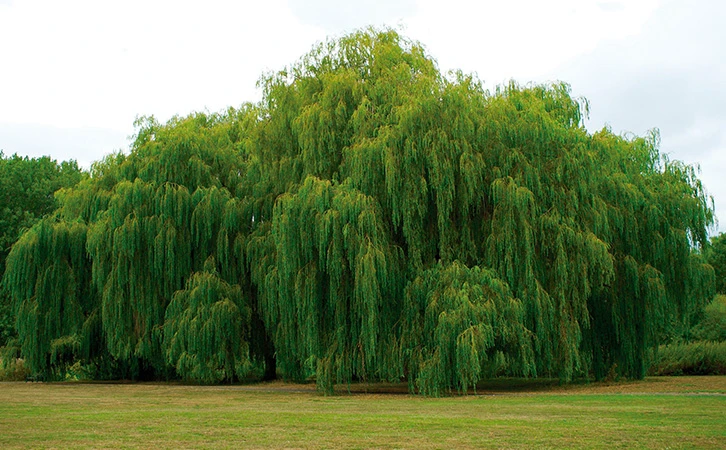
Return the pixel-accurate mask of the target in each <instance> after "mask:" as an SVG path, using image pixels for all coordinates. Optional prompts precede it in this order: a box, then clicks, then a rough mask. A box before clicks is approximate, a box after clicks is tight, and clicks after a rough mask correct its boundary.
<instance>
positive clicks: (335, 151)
mask: <svg viewBox="0 0 726 450" xmlns="http://www.w3.org/2000/svg"><path fill="white" fill-rule="evenodd" d="M259 85H260V87H261V88H262V90H263V99H262V100H261V101H260V102H259V103H256V104H245V105H243V106H242V107H240V108H230V109H229V110H227V111H224V112H221V113H211V114H204V113H195V114H191V115H189V116H186V117H175V118H173V119H171V120H170V121H168V122H167V123H164V124H161V123H159V122H158V121H157V120H155V119H154V118H153V117H142V118H140V119H139V120H138V121H137V123H136V126H137V134H136V136H135V139H134V141H133V144H132V145H131V148H130V151H129V152H128V153H127V154H126V153H115V154H111V155H109V156H107V157H105V158H104V159H102V160H101V161H98V162H96V163H94V164H93V166H92V168H91V171H90V174H89V175H88V176H80V179H79V180H78V182H77V184H75V185H74V186H73V187H72V188H68V189H62V190H60V191H59V192H58V193H57V194H56V196H55V201H56V202H57V209H55V210H54V212H52V214H50V215H48V216H46V217H45V218H44V219H42V220H40V221H37V222H36V223H35V224H34V225H32V227H30V228H29V229H28V230H27V231H26V232H25V233H24V234H23V235H22V236H21V237H20V239H19V240H18V241H17V242H16V243H15V244H14V245H13V247H12V250H11V251H10V253H9V255H8V256H7V259H6V262H5V264H6V271H5V276H4V278H3V285H4V288H5V289H6V291H7V292H8V295H9V296H10V298H11V302H12V304H13V308H14V312H15V318H16V329H17V338H16V339H15V340H14V341H13V344H12V346H14V347H13V348H15V349H17V351H18V352H19V354H21V355H22V357H23V358H25V361H26V363H27V364H28V365H29V367H30V368H31V369H32V371H33V372H36V373H44V374H46V375H48V376H56V377H59V376H61V374H63V373H65V371H67V370H68V367H69V366H71V365H74V364H75V365H78V364H80V365H82V366H83V367H84V370H86V373H87V374H89V376H91V377H95V378H114V377H130V378H136V379H164V378H167V379H168V378H181V379H184V380H188V381H196V382H204V383H216V382H224V381H234V380H239V379H243V378H245V377H248V376H250V374H257V375H258V376H260V377H267V378H271V377H275V376H282V377H284V378H286V379H291V380H304V379H308V378H310V377H314V378H315V379H316V382H317V383H318V385H319V387H320V388H321V389H323V390H325V391H330V390H331V389H332V386H333V385H334V384H336V383H349V382H351V381H354V380H370V381H375V380H394V381H400V380H406V381H408V383H409V385H410V387H411V390H412V391H416V392H421V393H425V394H432V395H437V394H440V393H444V392H451V391H466V390H467V389H468V388H469V387H471V386H474V385H475V384H476V383H477V381H478V380H480V379H482V378H485V377H491V376H498V375H512V376H528V377H559V378H560V379H561V380H563V381H565V382H566V381H569V380H572V379H573V378H576V377H582V376H592V377H595V378H597V379H600V378H603V377H605V376H607V374H608V373H609V372H611V371H612V370H617V371H618V373H619V374H620V375H621V376H625V377H629V378H642V377H643V376H644V375H645V373H646V370H647V368H648V364H649V361H650V357H651V356H650V355H651V351H652V349H654V348H655V347H656V346H657V344H658V340H659V336H661V335H662V333H663V332H664V330H665V329H666V328H667V326H668V324H669V323H672V322H673V321H674V320H681V319H682V318H683V317H686V316H687V315H689V314H691V313H692V311H694V310H695V309H697V308H701V307H702V306H703V305H704V304H705V303H706V302H707V301H708V300H710V299H711V298H712V297H713V289H714V280H715V276H714V270H713V268H712V267H711V266H710V265H709V264H707V262H706V261H705V259H704V256H703V252H704V249H706V248H708V229H709V227H710V226H711V225H712V224H713V221H714V216H713V209H712V206H711V205H712V202H711V200H710V198H709V197H708V196H707V194H706V192H705V191H704V188H703V186H702V184H701V182H700V180H699V179H698V177H697V172H696V170H695V169H694V168H693V167H691V166H689V165H685V164H683V163H681V162H679V161H672V160H669V159H668V158H667V157H666V156H665V155H663V154H661V153H660V152H659V150H658V146H659V136H658V134H657V132H655V131H654V132H652V133H650V134H648V135H646V136H644V137H637V136H634V137H628V136H619V135H616V134H614V133H613V132H612V131H611V130H610V129H608V128H604V129H602V130H600V131H598V132H596V133H592V134H591V133H589V132H588V131H587V130H586V129H585V128H584V125H583V121H584V119H585V117H586V115H587V112H588V104H587V102H586V101H585V100H583V99H577V98H573V97H572V96H571V93H570V88H569V86H568V85H566V84H564V83H552V84H544V85H526V86H522V85H518V84H516V83H514V82H511V83H509V84H507V85H504V86H500V87H498V88H496V89H495V90H494V91H493V92H490V91H488V90H486V89H484V87H483V84H482V83H481V82H480V81H479V80H478V79H477V78H475V77H474V76H472V75H467V74H463V73H461V72H455V73H451V74H442V73H441V72H440V71H439V69H438V67H437V65H436V62H435V61H434V60H433V59H432V58H431V57H430V56H429V55H428V54H427V53H426V51H425V49H424V48H423V47H422V46H421V45H420V44H419V43H416V42H412V41H410V40H408V39H406V38H405V37H402V36H400V35H399V34H398V33H396V32H395V31H392V30H364V31H360V32H356V33H354V34H350V35H347V36H344V37H342V38H340V39H337V40H330V41H327V42H324V43H322V44H319V45H317V46H316V47H314V48H313V50H312V51H311V52H310V53H308V54H307V55H305V56H303V57H302V58H301V59H300V60H299V61H298V62H296V63H294V64H292V65H291V66H289V67H287V68H285V69H284V70H280V71H277V72H273V73H270V74H266V75H265V76H263V77H262V78H261V80H260V83H259ZM55 205H56V204H54V206H55Z"/></svg>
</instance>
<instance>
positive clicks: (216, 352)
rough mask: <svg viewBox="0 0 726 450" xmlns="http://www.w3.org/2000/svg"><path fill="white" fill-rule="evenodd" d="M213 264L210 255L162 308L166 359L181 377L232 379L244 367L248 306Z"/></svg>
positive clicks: (247, 362)
mask: <svg viewBox="0 0 726 450" xmlns="http://www.w3.org/2000/svg"><path fill="white" fill-rule="evenodd" d="M216 270H217V269H216V263H215V261H214V259H213V258H211V257H210V258H209V259H208V260H207V261H206V262H205V264H204V271H203V272H196V273H194V274H193V275H192V276H191V277H190V278H189V280H188V281H187V283H186V286H185V288H184V289H183V290H179V291H177V292H176V293H175V294H174V296H173V298H172V301H171V303H169V306H168V307H167V309H166V315H165V316H166V317H165V321H164V348H165V349H166V358H167V362H168V363H169V364H171V365H172V366H174V367H175V368H176V372H177V374H179V376H181V377H182V378H184V379H187V380H194V381H201V382H204V383H217V382H220V381H225V380H229V381H232V380H234V379H235V378H237V377H241V376H243V375H245V374H246V372H247V371H248V370H247V367H246V366H247V365H248V364H249V348H248V343H247V342H246V339H245V337H246V336H245V335H247V334H248V333H249V327H250V309H249V308H248V307H247V306H246V302H245V301H244V300H243V298H242V292H241V290H240V288H239V286H234V287H233V286H230V285H229V284H228V283H226V282H225V281H224V280H222V279H220V278H219V274H217V272H216Z"/></svg>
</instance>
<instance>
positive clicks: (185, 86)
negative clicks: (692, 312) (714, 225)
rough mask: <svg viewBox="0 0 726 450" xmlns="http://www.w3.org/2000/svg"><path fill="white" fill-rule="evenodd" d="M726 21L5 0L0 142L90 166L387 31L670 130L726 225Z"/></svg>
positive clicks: (449, 64) (521, 3) (537, 9)
mask: <svg viewBox="0 0 726 450" xmlns="http://www.w3.org/2000/svg"><path fill="white" fill-rule="evenodd" d="M724 23H726V2H722V1H720V0H712V1H708V0H691V1H687V0H628V1H618V0H609V1H603V0H550V1H546V2H545V1H541V0H509V1H501V0H496V1H488V0H479V1H476V0H447V1H443V2H442V1H440V0H436V1H434V0H368V1H356V2H345V1H342V0H337V1H336V0H265V1H259V0H257V1H226V0H206V1H204V2H201V1H195V2H192V1H184V0H175V1H171V0H170V1H167V0H125V1H113V2H111V1H103V0H65V1H57V0H55V1H53V0H0V149H1V150H3V151H4V152H5V154H6V155H9V154H13V153H18V154H20V155H29V156H40V155H51V156H52V157H53V158H55V159H58V160H65V159H71V158H73V159H76V160H77V161H78V162H79V163H80V164H81V165H82V166H84V167H88V166H90V163H91V162H93V161H95V160H98V159H100V158H101V157H102V156H103V155H105V154H107V153H110V152H112V151H114V150H119V149H127V148H128V145H129V141H128V136H130V135H131V134H133V132H134V129H133V125H132V124H133V121H134V118H135V117H136V116H137V115H151V114H153V115H154V116H156V117H157V118H158V119H159V120H161V121H165V120H167V119H169V118H170V117H171V116H173V115H175V114H180V115H186V114H188V113H190V112H192V111H200V110H201V111H204V110H208V111H218V110H221V109H224V108H226V107H227V106H239V105H241V104H242V103H244V102H246V101H257V100H259V98H260V95H261V94H260V92H259V91H258V90H257V89H256V87H255V83H256V81H257V79H258V78H259V77H260V75H261V74H262V73H263V72H265V71H270V70H277V69H280V68H282V67H283V66H285V65H287V64H290V63H292V62H294V61H295V60H297V59H298V58H299V57H300V56H302V55H303V54H304V53H306V52H307V51H308V50H310V48H311V47H312V46H313V45H314V44H315V43H316V42H318V41H321V40H324V39H325V38H326V37H334V36H338V35H340V34H342V33H345V32H347V31H351V30H353V29H355V28H358V27H363V26H367V25H378V26H380V25H384V24H385V25H389V26H393V27H396V28H398V29H400V30H401V31H402V33H403V34H405V35H407V36H408V37H410V38H413V39H416V40H418V41H420V42H421V43H422V44H423V45H424V46H425V47H426V48H427V50H428V52H429V53H430V54H431V55H432V56H433V57H434V58H436V59H437V61H438V63H439V66H440V68H441V69H442V70H443V71H448V70H452V69H462V70H463V71H465V72H476V73H477V74H478V75H479V77H480V78H481V79H482V80H484V81H485V83H486V85H487V86H488V87H494V86H495V85H496V84H499V83H502V82H505V81H507V80H509V79H515V80H517V81H519V82H521V83H527V82H530V81H535V82H542V81H554V80H563V81H566V82H568V83H570V84H571V86H572V90H573V93H574V95H576V96H584V97H586V98H588V99H589V101H590V111H591V114H590V119H589V121H588V122H587V126H588V128H589V129H590V130H593V131H594V130H597V129H600V128H601V127H602V126H603V125H605V124H609V125H610V126H611V127H612V129H613V131H615V132H616V133H635V134H643V133H645V132H646V131H647V130H649V129H651V128H654V127H657V128H659V129H660V131H661V137H662V146H661V151H663V152H664V153H667V154H669V155H670V157H671V158H672V159H680V160H683V161H685V162H687V163H690V164H699V165H700V167H701V179H702V180H703V182H704V184H705V186H706V189H707V190H708V191H709V193H711V194H712V195H713V197H714V199H715V202H716V213H717V215H720V216H721V223H720V225H719V228H720V230H721V231H726V181H725V178H726V177H725V176H724V174H726V84H724V81H725V80H726V26H725V25H724ZM714 231H715V230H714Z"/></svg>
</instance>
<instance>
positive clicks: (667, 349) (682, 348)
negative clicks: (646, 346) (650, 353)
mask: <svg viewBox="0 0 726 450" xmlns="http://www.w3.org/2000/svg"><path fill="white" fill-rule="evenodd" d="M649 373H650V375H726V342H692V343H688V344H670V345H662V346H660V347H659V348H658V353H657V355H656V358H655V362H654V364H653V365H652V366H651V368H650V372H649Z"/></svg>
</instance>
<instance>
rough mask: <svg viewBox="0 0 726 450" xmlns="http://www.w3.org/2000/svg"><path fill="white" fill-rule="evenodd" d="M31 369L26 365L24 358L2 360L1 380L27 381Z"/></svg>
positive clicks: (0, 363)
mask: <svg viewBox="0 0 726 450" xmlns="http://www.w3.org/2000/svg"><path fill="white" fill-rule="evenodd" d="M29 375H30V371H29V370H28V369H27V367H25V363H24V361H23V360H22V359H19V358H14V359H12V360H11V361H7V362H6V361H4V360H2V361H0V381H25V379H26V377H28V376H29Z"/></svg>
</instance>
